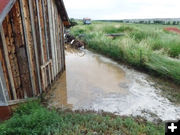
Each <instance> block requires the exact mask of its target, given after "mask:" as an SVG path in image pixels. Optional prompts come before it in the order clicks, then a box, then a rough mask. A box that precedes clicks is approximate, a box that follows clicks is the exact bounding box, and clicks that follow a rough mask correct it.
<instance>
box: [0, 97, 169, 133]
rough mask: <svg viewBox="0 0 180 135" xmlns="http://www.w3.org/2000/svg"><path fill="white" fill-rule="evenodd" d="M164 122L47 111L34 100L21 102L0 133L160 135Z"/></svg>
mask: <svg viewBox="0 0 180 135" xmlns="http://www.w3.org/2000/svg"><path fill="white" fill-rule="evenodd" d="M164 132H165V130H164V124H163V123H159V124H153V123H151V122H147V121H145V120H143V119H140V118H136V119H135V118H131V117H123V118H122V117H119V116H114V115H110V114H95V113H80V112H67V111H61V110H59V111H55V110H48V109H47V108H45V107H44V106H42V105H41V104H40V102H38V101H33V102H32V101H31V102H29V103H26V104H22V105H21V106H20V107H19V108H17V110H15V112H14V114H13V117H12V118H11V119H10V120H8V121H5V122H4V123H1V124H0V135H80V134H82V135H85V134H87V135H103V134H105V135H111V134H112V135H121V134H123V135H124V134H125V135H164Z"/></svg>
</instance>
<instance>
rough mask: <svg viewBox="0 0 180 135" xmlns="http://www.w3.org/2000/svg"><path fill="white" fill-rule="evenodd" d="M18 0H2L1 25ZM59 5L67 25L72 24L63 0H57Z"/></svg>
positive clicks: (0, 1)
mask: <svg viewBox="0 0 180 135" xmlns="http://www.w3.org/2000/svg"><path fill="white" fill-rule="evenodd" d="M15 2H16V0H0V25H1V23H2V22H3V20H4V18H5V17H6V15H7V14H8V13H9V11H10V10H11V8H12V7H13V5H14V3H15ZM55 2H56V4H57V6H58V11H59V13H60V15H61V18H62V21H63V23H64V25H65V26H68V25H70V22H69V18H68V15H67V12H66V8H65V6H64V2H63V0H56V1H55Z"/></svg>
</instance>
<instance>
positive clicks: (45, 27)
mask: <svg viewBox="0 0 180 135" xmlns="http://www.w3.org/2000/svg"><path fill="white" fill-rule="evenodd" d="M41 2H42V10H43V11H42V14H43V19H44V20H43V21H44V31H45V39H46V52H47V53H46V54H47V60H49V59H50V57H49V46H48V43H49V37H48V29H47V21H46V20H47V14H46V7H45V6H46V0H42V1H41Z"/></svg>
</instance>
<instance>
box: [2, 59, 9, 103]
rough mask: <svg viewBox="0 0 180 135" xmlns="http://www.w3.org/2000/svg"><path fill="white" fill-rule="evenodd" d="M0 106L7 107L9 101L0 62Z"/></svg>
mask: <svg viewBox="0 0 180 135" xmlns="http://www.w3.org/2000/svg"><path fill="white" fill-rule="evenodd" d="M0 93H1V94H0V106H5V105H7V101H8V100H9V96H8V93H7V88H6V82H5V78H4V72H3V69H2V65H1V62H0Z"/></svg>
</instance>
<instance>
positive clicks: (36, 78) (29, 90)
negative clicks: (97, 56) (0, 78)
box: [0, 0, 65, 101]
mask: <svg viewBox="0 0 180 135" xmlns="http://www.w3.org/2000/svg"><path fill="white" fill-rule="evenodd" d="M63 29H64V25H63V23H62V20H61V16H60V14H59V12H58V9H57V6H56V4H55V0H32V1H31V0H17V1H16V3H15V4H14V6H13V8H12V9H11V11H10V12H9V14H8V15H7V16H6V18H5V20H4V21H3V23H2V26H1V28H0V30H1V34H0V62H1V65H2V70H3V73H4V82H5V84H6V88H7V89H6V91H7V93H8V100H11V101H13V100H17V99H25V98H28V97H33V96H38V95H40V94H41V92H42V91H46V90H47V88H48V87H49V86H50V85H51V84H52V82H53V81H54V80H55V79H56V77H57V76H58V75H59V74H60V73H62V72H63V71H64V70H65V56H64V39H63V38H64V37H63Z"/></svg>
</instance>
